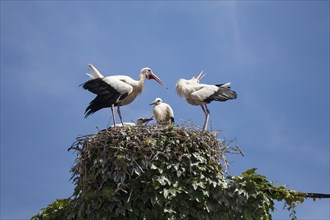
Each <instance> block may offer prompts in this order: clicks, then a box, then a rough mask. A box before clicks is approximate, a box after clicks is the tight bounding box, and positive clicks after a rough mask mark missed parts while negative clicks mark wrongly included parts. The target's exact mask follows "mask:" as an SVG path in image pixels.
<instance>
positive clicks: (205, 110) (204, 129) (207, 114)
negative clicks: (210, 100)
mask: <svg viewBox="0 0 330 220" xmlns="http://www.w3.org/2000/svg"><path fill="white" fill-rule="evenodd" d="M204 106H205V107H204ZM201 107H202V109H203V112H204V114H205V121H204V126H203V131H206V130H207V125H208V123H209V117H210V110H209V109H208V108H207V105H201Z"/></svg>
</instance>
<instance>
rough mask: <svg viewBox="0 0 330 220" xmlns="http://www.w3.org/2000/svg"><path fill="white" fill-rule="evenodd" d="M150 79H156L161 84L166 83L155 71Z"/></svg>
mask: <svg viewBox="0 0 330 220" xmlns="http://www.w3.org/2000/svg"><path fill="white" fill-rule="evenodd" d="M149 79H154V80H156V81H157V82H158V83H159V84H160V85H163V84H164V83H163V81H162V80H161V79H160V78H159V77H158V76H157V75H156V74H154V73H151V74H150V75H149Z"/></svg>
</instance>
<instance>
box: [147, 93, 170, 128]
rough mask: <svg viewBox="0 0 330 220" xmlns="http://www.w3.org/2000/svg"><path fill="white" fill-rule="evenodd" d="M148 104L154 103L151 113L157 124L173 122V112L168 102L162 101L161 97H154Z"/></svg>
mask: <svg viewBox="0 0 330 220" xmlns="http://www.w3.org/2000/svg"><path fill="white" fill-rule="evenodd" d="M150 105H154V108H153V114H154V117H155V119H156V121H157V124H163V125H166V124H172V125H173V124H174V113H173V109H172V108H171V106H170V105H169V104H166V103H164V102H163V100H162V99H161V98H156V99H155V101H153V102H152V103H150Z"/></svg>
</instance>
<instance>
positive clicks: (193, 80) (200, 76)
mask: <svg viewBox="0 0 330 220" xmlns="http://www.w3.org/2000/svg"><path fill="white" fill-rule="evenodd" d="M202 74H203V70H202V72H201V73H200V74H199V75H198V76H197V77H194V76H193V78H192V79H191V81H192V82H194V83H199V82H200V81H201V80H202V79H203V78H204V76H205V75H206V73H204V74H203V75H202Z"/></svg>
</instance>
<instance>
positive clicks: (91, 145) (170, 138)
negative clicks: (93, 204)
mask: <svg viewBox="0 0 330 220" xmlns="http://www.w3.org/2000/svg"><path fill="white" fill-rule="evenodd" d="M218 134H219V131H211V132H207V131H201V130H200V129H198V128H197V127H196V126H195V125H194V124H192V123H190V122H185V124H184V125H183V126H176V127H172V126H157V125H149V126H127V127H119V128H117V129H115V128H108V129H104V130H100V131H99V132H98V133H97V134H88V135H82V136H79V137H77V138H76V141H75V142H74V143H73V144H72V145H71V147H70V148H69V149H68V150H75V151H76V152H78V153H79V155H78V157H77V160H76V165H75V167H74V168H73V169H72V171H73V174H74V175H79V174H82V173H81V172H77V171H78V170H80V171H81V170H82V167H80V166H82V165H83V164H84V163H85V162H86V158H87V157H89V156H90V154H91V153H93V154H94V155H95V156H96V157H95V158H98V157H99V156H101V155H103V156H104V154H103V153H104V152H105V151H109V152H112V153H114V152H115V151H120V152H123V153H127V155H131V156H132V155H135V156H137V157H138V156H140V155H143V156H144V159H145V160H147V161H152V160H153V159H155V157H157V155H159V154H160V155H163V156H164V157H166V158H171V157H172V156H176V157H177V159H180V157H181V156H182V155H184V154H186V153H194V152H201V151H203V152H206V153H207V154H208V155H209V156H210V157H213V158H216V160H217V161H218V162H219V163H220V164H222V165H223V166H225V168H226V169H227V167H228V161H227V159H226V154H227V153H231V154H241V155H243V154H242V152H241V151H240V149H239V148H238V147H237V146H235V147H231V146H229V144H230V142H227V141H225V140H221V139H219V138H218V137H217V136H218ZM109 152H108V153H109Z"/></svg>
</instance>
